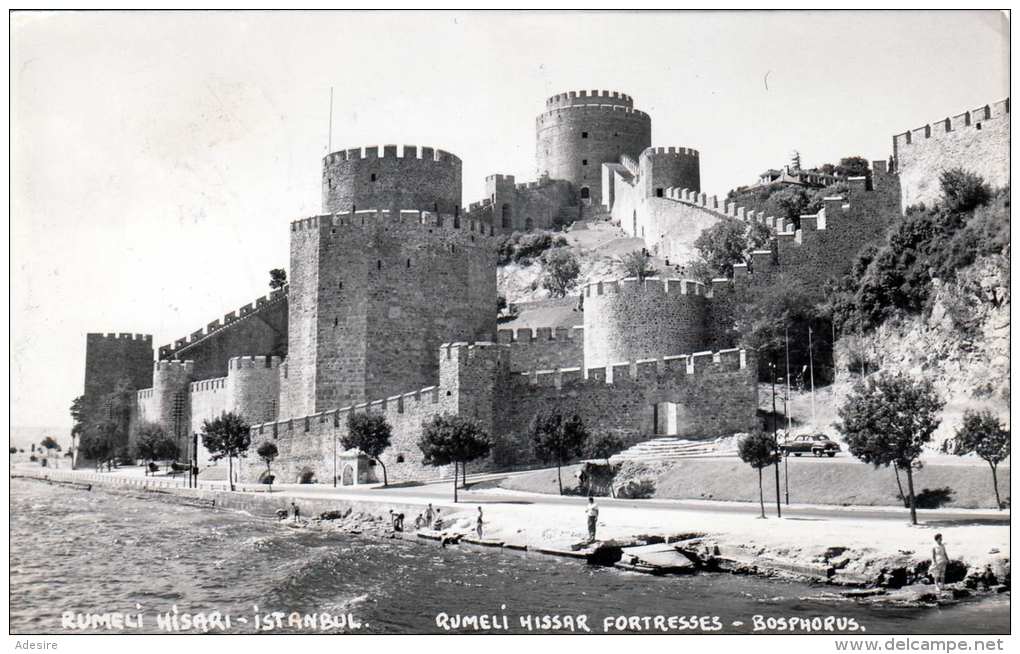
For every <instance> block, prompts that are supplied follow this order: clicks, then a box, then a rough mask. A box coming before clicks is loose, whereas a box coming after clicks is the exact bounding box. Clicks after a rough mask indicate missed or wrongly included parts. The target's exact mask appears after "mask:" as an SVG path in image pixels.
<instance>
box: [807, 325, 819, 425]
mask: <svg viewBox="0 0 1020 654" xmlns="http://www.w3.org/2000/svg"><path fill="white" fill-rule="evenodd" d="M807 343H808V367H809V368H810V370H811V424H812V426H815V425H817V424H818V419H817V416H816V415H815V358H814V352H812V341H811V325H808V328H807Z"/></svg>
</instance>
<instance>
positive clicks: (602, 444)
mask: <svg viewBox="0 0 1020 654" xmlns="http://www.w3.org/2000/svg"><path fill="white" fill-rule="evenodd" d="M622 449H623V440H622V439H621V438H620V437H619V436H617V435H616V434H613V433H612V432H608V431H607V432H602V433H601V434H599V435H598V436H596V437H595V438H592V439H590V440H589V441H588V448H587V456H588V457H590V458H592V459H605V460H606V467H607V468H608V467H609V457H611V456H612V455H614V454H616V453H617V452H619V451H620V450H622ZM610 474H611V473H610ZM609 493H610V494H611V495H612V496H613V497H616V491H615V490H614V489H613V484H611V483H610V484H609Z"/></svg>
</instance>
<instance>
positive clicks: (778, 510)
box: [769, 359, 783, 518]
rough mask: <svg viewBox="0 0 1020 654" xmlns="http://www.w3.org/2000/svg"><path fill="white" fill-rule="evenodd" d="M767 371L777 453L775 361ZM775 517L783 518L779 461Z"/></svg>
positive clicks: (773, 441) (774, 443)
mask: <svg viewBox="0 0 1020 654" xmlns="http://www.w3.org/2000/svg"><path fill="white" fill-rule="evenodd" d="M769 370H770V371H771V372H772V445H773V446H774V447H775V448H776V452H779V438H778V437H777V436H776V422H777V420H776V362H775V359H773V360H772V362H771V363H769ZM775 469H776V516H777V517H779V518H782V517H783V504H782V502H781V501H780V499H779V460H778V459H776V465H775Z"/></svg>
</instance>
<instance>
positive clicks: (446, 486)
mask: <svg viewBox="0 0 1020 654" xmlns="http://www.w3.org/2000/svg"><path fill="white" fill-rule="evenodd" d="M17 467H18V466H15V470H16V469H17ZM32 469H33V470H35V471H39V470H40V468H38V467H35V466H32ZM53 472H57V471H53ZM61 472H63V473H64V474H66V473H67V472H69V471H61ZM81 472H82V473H89V472H90V471H81ZM529 472H530V471H529ZM130 473H131V470H130V469H128V470H125V469H122V470H120V471H118V472H115V473H113V474H111V475H110V476H111V477H120V478H136V477H138V476H137V475H132V474H130ZM72 474H73V473H72ZM520 474H527V472H518V473H498V474H487V475H474V476H471V475H469V476H468V486H469V489H468V490H464V489H460V490H459V495H460V501H461V503H463V504H516V505H527V504H542V505H552V506H556V505H560V506H570V505H574V506H580V505H582V504H583V503H584V501H585V499H584V498H582V497H576V496H560V495H547V494H542V493H523V492H511V491H506V490H503V489H499V488H496V486H497V485H498V483H499V481H500V480H502V479H505V478H507V477H509V476H513V475H520ZM104 476H105V475H104ZM178 481H179V484H180V485H182V486H183V485H184V481H183V479H180V480H178ZM202 486H203V487H205V488H208V487H225V486H226V482H225V481H223V482H203V484H202ZM238 487H239V488H244V489H246V490H248V491H249V492H250V491H257V492H264V491H265V489H266V487H265V486H264V485H261V484H239V485H238ZM273 489H274V492H279V493H281V495H284V494H285V495H286V496H293V497H318V498H322V497H328V496H330V495H333V496H336V497H337V498H344V499H363V500H374V501H379V500H380V499H386V498H390V499H392V500H393V501H394V502H401V503H406V504H423V505H424V504H425V503H427V502H432V503H435V504H439V505H443V506H447V505H452V503H453V484H452V480H442V481H432V482H425V483H413V484H402V485H394V486H390V487H389V488H385V489H384V488H381V487H365V486H361V487H353V488H350V487H348V488H344V487H339V488H333V487H332V486H328V485H324V484H280V485H276V486H274V487H273ZM599 503H600V504H602V505H603V506H614V507H623V508H640V509H652V510H657V511H677V510H682V511H696V512H705V513H722V514H748V515H757V514H758V512H759V510H760V509H759V507H758V505H757V504H756V503H753V502H718V501H707V500H662V499H647V500H621V499H611V498H599ZM765 509H766V512H767V513H769V515H773V514H774V513H775V504H774V503H772V504H769V503H766V505H765ZM783 516H784V517H788V518H794V519H801V520H831V519H835V520H839V519H861V518H864V519H874V520H890V521H895V522H904V521H907V520H909V513H908V511H907V510H906V509H897V508H895V507H852V508H850V507H837V506H820V505H805V504H799V505H798V504H793V505H791V506H785V505H784V506H783ZM917 517H918V520H921V521H924V522H927V523H929V524H932V523H934V524H946V525H951V524H989V525H1008V524H1009V522H1010V512H1009V511H993V510H979V509H938V510H923V509H922V510H918V512H917Z"/></svg>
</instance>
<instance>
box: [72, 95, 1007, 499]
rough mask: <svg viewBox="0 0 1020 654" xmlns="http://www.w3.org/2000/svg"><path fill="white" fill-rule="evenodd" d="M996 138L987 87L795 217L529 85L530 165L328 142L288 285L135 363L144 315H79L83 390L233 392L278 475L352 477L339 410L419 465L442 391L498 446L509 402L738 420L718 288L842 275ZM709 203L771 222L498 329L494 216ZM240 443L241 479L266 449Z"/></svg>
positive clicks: (144, 353) (172, 430) (161, 418)
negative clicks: (95, 318)
mask: <svg viewBox="0 0 1020 654" xmlns="http://www.w3.org/2000/svg"><path fill="white" fill-rule="evenodd" d="M1008 141H1009V100H1008V99H1007V100H1004V101H1002V102H999V103H996V104H994V105H990V106H986V107H982V108H979V109H976V110H973V111H969V112H966V113H964V114H961V115H959V116H956V117H953V118H946V119H945V120H940V121H938V122H937V123H935V124H934V127H933V126H932V125H926V126H924V127H922V128H919V129H915V130H911V131H908V132H905V133H903V134H898V135H896V136H894V137H893V156H892V158H891V159H890V162H889V163H887V162H884V161H879V162H874V164H873V169H872V174H871V176H870V177H868V178H865V177H860V178H849V179H847V180H846V183H847V186H848V191H847V193H846V194H845V195H840V196H838V197H830V198H826V199H825V201H824V208H823V209H822V210H821V211H819V212H818V213H817V214H815V215H810V216H802V217H801V219H800V225H799V228H796V229H795V226H794V225H793V224H784V221H781V220H776V219H774V218H772V217H768V216H764V215H762V214H761V213H758V212H753V211H748V210H746V209H744V208H743V207H736V206H734V205H733V204H732V203H727V202H726V201H724V200H723V201H720V200H719V199H718V198H717V197H715V196H712V197H709V196H706V194H704V193H702V192H701V184H700V172H699V161H700V154H699V152H698V151H697V150H694V149H692V148H690V147H686V146H672V147H652V145H651V143H652V137H651V118H650V117H649V116H648V114H646V113H644V112H641V111H639V110H637V109H635V108H634V101H633V99H632V98H631V97H630V96H627V95H625V94H622V93H618V92H608V91H590V92H589V91H578V92H573V91H572V92H569V93H562V94H558V95H555V96H553V97H551V98H549V99H548V100H547V102H546V106H545V110H544V111H543V112H542V113H541V114H540V115H539V116H538V118H537V120H536V161H537V180H536V181H533V182H528V183H516V182H515V179H514V177H513V176H510V175H502V174H495V175H490V176H489V177H487V178H486V191H487V194H488V197H486V198H485V199H483V200H481V201H479V202H476V203H473V204H470V205H468V206H467V207H466V208H461V183H462V175H461V160H460V159H459V158H458V157H456V156H455V155H453V154H450V153H448V152H445V151H443V150H439V149H434V148H431V147H418V146H414V145H405V146H402V147H400V148H398V147H397V146H395V145H386V146H383V147H382V148H381V149H380V148H378V147H367V148H353V149H346V150H341V151H337V152H334V153H331V154H329V155H327V156H326V157H325V158H324V160H323V172H322V207H323V209H322V210H323V213H322V214H321V215H317V216H312V217H308V218H303V219H300V220H296V221H294V222H292V223H291V224H290V267H289V285H288V286H286V287H284V288H283V289H280V290H278V291H274V292H273V293H272V294H270V295H268V296H266V297H261V298H258V299H256V300H255V301H254V302H253V303H250V304H246V305H244V306H242V307H240V309H238V310H236V311H230V312H229V313H227V314H226V315H225V316H223V318H222V319H215V320H212V321H211V322H209V323H208V324H207V325H206V326H205V328H203V329H198V330H196V331H194V332H193V333H191V334H190V336H188V337H184V338H180V339H178V340H177V341H175V342H174V343H172V344H168V345H164V346H162V347H160V348H159V349H158V353H157V355H156V360H155V361H153V358H154V357H153V355H154V352H153V345H152V338H151V336H147V335H139V334H134V335H132V334H105V335H104V334H88V335H87V339H86V371H85V398H86V402H87V403H90V404H91V405H93V406H94V405H95V404H96V403H97V402H99V401H100V398H102V397H103V396H105V395H106V394H108V393H109V392H110V391H112V390H113V389H114V387H115V386H116V384H118V383H125V382H126V383H127V384H129V385H130V386H131V387H132V388H135V389H138V390H137V391H135V402H134V406H133V408H132V412H131V423H132V428H131V429H130V432H131V433H132V434H133V433H134V426H135V425H137V424H139V423H141V422H143V421H151V422H157V423H159V424H161V425H162V426H163V427H164V428H165V429H166V430H167V432H168V433H169V434H170V435H171V436H174V437H177V438H180V439H182V440H181V442H182V443H185V442H189V441H190V437H191V435H192V434H194V433H198V432H200V431H201V428H202V423H203V421H204V420H207V419H210V418H212V417H215V416H217V415H219V414H221V413H222V412H225V411H234V412H237V413H239V414H241V415H242V416H243V417H244V418H245V419H246V420H247V421H248V422H249V423H251V424H252V425H253V427H252V436H253V451H254V447H255V446H256V445H257V443H259V442H261V441H262V440H265V439H273V440H274V441H275V442H276V443H277V445H278V448H279V451H280V456H279V458H278V459H277V460H276V462H275V463H274V473H275V474H276V475H277V478H278V479H279V480H280V481H282V482H297V481H302V482H307V481H319V482H323V483H329V482H332V478H333V476H334V475H336V476H337V477H338V478H339V480H340V483H343V484H350V483H358V482H363V481H366V480H370V479H372V478H373V476H374V475H373V472H372V470H371V465H370V464H369V462H367V461H366V460H365V459H364V457H361V456H359V455H358V453H356V452H353V453H352V452H347V453H345V452H343V451H342V447H340V446H339V444H338V440H339V438H340V437H341V436H343V435H344V434H345V431H346V424H347V423H346V420H347V415H348V414H349V413H350V412H370V413H379V414H383V415H385V416H386V418H387V420H388V421H389V423H390V425H391V426H392V428H393V442H392V446H391V447H390V448H389V450H388V451H387V452H386V453H384V455H383V457H382V459H383V462H384V463H385V465H386V467H387V470H388V472H389V477H390V479H391V480H398V481H399V480H415V479H425V478H430V477H434V476H436V474H437V472H436V471H435V470H434V469H428V468H425V467H423V466H422V465H421V453H420V451H419V450H418V448H417V441H418V438H419V436H420V434H421V425H422V421H423V420H426V419H428V418H430V417H432V416H434V415H437V414H442V413H453V414H460V415H466V416H471V417H473V418H475V419H477V420H479V421H480V422H481V423H482V425H483V426H484V428H485V429H486V430H487V431H488V432H489V433H490V434H491V435H492V437H493V439H494V441H495V443H496V448H497V449H501V450H502V451H504V452H506V451H511V452H513V451H516V452H526V451H527V450H528V445H527V442H526V430H527V426H528V423H529V421H530V419H531V417H532V416H533V415H534V414H535V413H536V411H538V410H542V409H545V410H548V409H550V408H557V409H558V410H559V411H561V412H562V413H564V414H567V415H569V414H573V413H577V414H579V415H581V416H582V417H583V418H584V420H585V422H586V424H588V425H589V427H590V428H591V430H592V431H593V432H596V433H598V432H605V431H609V432H614V433H616V434H617V435H619V436H621V437H622V438H623V439H624V440H625V442H627V443H633V442H636V441H639V440H643V439H646V438H649V437H652V436H655V435H662V434H671V435H673V434H675V435H681V436H685V437H690V438H712V437H716V436H722V435H730V434H733V433H735V432H741V431H747V430H749V429H751V428H753V427H754V426H755V424H756V421H757V418H756V411H757V407H758V390H757V388H758V387H757V365H756V358H755V353H754V352H753V351H745V350H741V349H735V348H734V347H733V344H734V337H733V333H732V318H731V315H732V308H733V306H732V303H733V302H735V301H739V300H738V299H737V298H738V297H739V296H738V294H736V293H735V292H734V291H735V290H737V289H739V288H740V287H741V285H748V284H755V283H758V282H760V281H762V280H768V279H770V277H771V276H772V275H775V274H779V273H783V274H791V275H796V276H798V277H799V278H802V279H808V280H812V281H813V282H817V283H819V284H821V283H822V282H823V281H824V280H825V279H826V278H828V277H832V276H834V275H838V274H841V273H843V272H844V271H845V270H846V269H847V268H848V267H849V265H850V263H851V261H852V259H853V257H854V255H855V254H856V253H857V252H858V251H859V249H860V248H861V246H863V245H864V244H866V243H868V242H870V241H873V240H875V239H878V238H880V237H881V236H882V234H883V232H884V230H885V229H886V226H887V225H888V223H889V221H890V220H891V219H892V218H894V217H895V216H896V215H898V214H899V213H900V211H901V210H902V208H903V207H905V206H907V205H908V204H913V203H915V202H918V201H925V202H931V201H932V200H933V199H934V197H935V196H934V194H935V193H936V192H937V189H935V188H933V187H932V182H931V180H934V179H937V175H938V172H940V170H941V169H942V168H943V167H949V166H947V164H946V162H952V165H955V166H960V167H963V168H967V169H970V170H974V171H976V172H979V173H980V174H982V175H983V176H984V177H985V179H986V180H987V181H988V182H989V183H991V184H992V185H994V186H1004V185H1006V184H1008V182H1009V161H1008ZM727 218H730V219H737V220H743V221H756V222H761V223H764V224H766V225H767V226H768V227H769V228H770V229H771V231H772V232H773V234H774V238H773V240H772V242H771V247H770V249H765V250H761V251H757V252H754V253H753V254H752V257H751V261H750V262H749V263H748V264H747V265H739V266H736V267H735V270H734V275H733V278H732V279H716V280H713V281H712V283H711V284H710V285H707V286H706V285H705V284H703V283H700V282H696V281H693V280H689V279H675V278H650V279H645V280H643V281H639V280H637V279H623V280H601V281H589V282H588V283H586V284H584V285H583V286H582V288H581V294H582V296H583V325H581V326H576V327H573V328H565V327H555V326H549V327H546V328H538V329H534V330H533V329H517V330H515V331H514V330H504V329H497V321H496V316H497V309H496V296H497V293H496V245H497V236H498V235H499V234H502V233H509V232H512V231H521V230H528V229H538V228H551V227H554V226H558V225H562V224H569V223H571V222H573V221H575V220H579V219H584V220H591V219H609V220H613V221H615V222H617V223H618V224H619V225H620V227H621V228H622V229H623V230H624V231H625V232H626V233H627V234H629V235H631V236H634V237H639V238H642V239H644V241H645V243H646V246H647V247H648V249H649V250H650V251H651V252H653V253H655V254H658V255H660V256H664V257H672V258H674V259H675V260H677V261H683V260H684V259H685V257H688V256H689V255H690V244H691V243H692V242H693V240H694V238H696V236H697V234H698V233H700V232H701V230H703V229H704V228H705V227H708V226H710V225H712V224H714V223H716V222H718V221H720V220H724V219H727ZM132 437H133V436H132ZM200 450H201V448H200ZM253 451H252V453H250V454H249V456H248V458H247V460H246V461H245V464H244V466H243V468H242V472H241V479H242V480H245V481H256V480H258V479H259V475H260V474H261V473H262V471H263V470H264V466H263V465H262V464H261V462H260V461H259V460H258V458H257V457H256V456H255V455H254V453H253ZM494 456H495V455H494ZM198 460H199V463H200V465H207V464H208V463H209V461H208V454H207V453H205V452H204V451H200V452H199V453H198ZM493 464H495V465H499V462H498V461H489V462H486V463H483V464H481V467H484V466H485V465H493Z"/></svg>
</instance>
